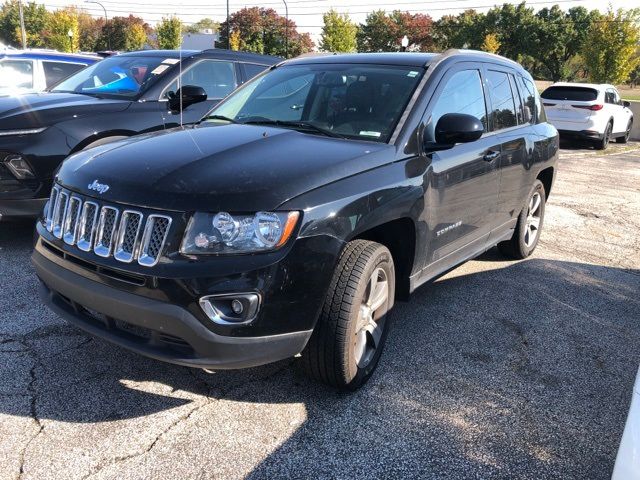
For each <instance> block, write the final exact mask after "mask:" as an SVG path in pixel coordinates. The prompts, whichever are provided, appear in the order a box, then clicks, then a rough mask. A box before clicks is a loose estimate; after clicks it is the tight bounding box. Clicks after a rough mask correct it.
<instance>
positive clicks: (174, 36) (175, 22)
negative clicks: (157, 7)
mask: <svg viewBox="0 0 640 480" xmlns="http://www.w3.org/2000/svg"><path fill="white" fill-rule="evenodd" d="M156 35H157V36H158V48H160V49H162V50H175V49H177V48H180V45H182V22H181V21H180V19H179V18H178V17H174V16H171V17H162V20H161V21H160V23H158V25H156Z"/></svg>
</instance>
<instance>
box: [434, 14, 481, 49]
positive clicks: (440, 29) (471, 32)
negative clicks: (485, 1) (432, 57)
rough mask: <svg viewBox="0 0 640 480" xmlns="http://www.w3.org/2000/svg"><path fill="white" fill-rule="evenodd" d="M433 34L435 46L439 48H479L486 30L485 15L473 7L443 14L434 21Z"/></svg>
mask: <svg viewBox="0 0 640 480" xmlns="http://www.w3.org/2000/svg"><path fill="white" fill-rule="evenodd" d="M433 30H434V31H433V36H434V40H435V44H436V47H437V48H439V49H440V50H446V49H448V48H473V49H476V50H479V49H481V48H482V43H483V41H484V38H485V37H486V35H487V34H488V33H490V32H488V30H487V27H486V15H485V14H483V13H478V12H477V11H475V10H473V9H469V10H465V11H464V12H462V13H461V14H459V15H457V16H454V15H445V16H443V17H442V18H441V19H440V20H438V21H437V22H435V24H434V29H433Z"/></svg>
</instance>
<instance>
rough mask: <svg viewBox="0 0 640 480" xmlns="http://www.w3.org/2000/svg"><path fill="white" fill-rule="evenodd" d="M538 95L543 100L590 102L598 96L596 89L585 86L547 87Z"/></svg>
mask: <svg viewBox="0 0 640 480" xmlns="http://www.w3.org/2000/svg"><path fill="white" fill-rule="evenodd" d="M540 96H541V97H542V98H544V99H545V100H571V101H574V102H575V101H579V102H592V101H594V100H596V99H597V98H598V90H596V89H594V88H586V87H568V86H567V87H549V88H547V89H546V90H545V91H544V92H542V94H541V95H540Z"/></svg>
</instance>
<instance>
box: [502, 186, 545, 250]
mask: <svg viewBox="0 0 640 480" xmlns="http://www.w3.org/2000/svg"><path fill="white" fill-rule="evenodd" d="M535 195H539V198H540V207H539V209H540V211H539V212H538V218H539V223H538V228H537V231H536V234H535V237H534V238H533V239H532V241H529V242H528V237H527V230H528V224H527V223H528V222H527V220H528V218H529V210H530V205H531V201H532V199H533V198H534V196H535ZM546 203H547V197H546V193H545V190H544V185H543V184H542V182H541V181H540V180H536V181H535V182H534V183H533V187H532V188H531V192H530V193H529V196H528V197H527V202H526V204H525V206H524V208H523V209H522V211H521V212H520V215H519V216H518V223H517V224H516V228H515V230H514V231H513V236H512V237H511V239H509V240H507V241H506V242H500V243H499V244H498V250H500V253H502V254H503V255H504V256H505V257H509V258H514V259H517V260H522V259H523V258H527V257H528V256H529V255H531V254H532V253H533V251H534V250H535V249H536V247H537V246H538V241H539V240H540V233H541V232H542V225H543V224H544V210H545V205H546ZM535 213H536V212H534V214H535ZM529 235H531V232H529Z"/></svg>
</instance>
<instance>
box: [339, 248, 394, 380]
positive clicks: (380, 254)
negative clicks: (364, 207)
mask: <svg viewBox="0 0 640 480" xmlns="http://www.w3.org/2000/svg"><path fill="white" fill-rule="evenodd" d="M378 267H380V268H382V269H384V271H385V273H386V274H387V281H388V284H389V296H388V298H387V305H386V311H387V313H386V314H385V315H384V317H385V323H384V328H383V330H382V336H381V338H380V344H379V346H378V348H377V349H376V351H375V353H374V355H373V357H372V358H371V361H370V362H369V363H368V364H367V365H366V366H365V367H364V368H360V367H358V365H356V361H355V348H354V346H355V343H354V341H355V335H356V326H357V319H358V314H359V310H360V305H361V304H362V301H363V299H364V295H365V293H366V290H367V285H368V283H369V278H370V277H371V275H372V274H373V272H374V271H375V270H376V269H377V268H378ZM394 297H395V268H394V264H393V257H392V256H391V252H389V250H388V249H387V248H386V247H384V246H383V245H379V246H378V248H377V250H376V252H375V253H374V254H373V255H372V256H371V259H370V260H369V261H368V262H367V265H366V268H365V269H364V271H363V273H362V275H361V276H360V281H359V282H358V287H357V289H356V291H355V292H354V294H353V296H352V299H353V302H352V304H351V306H350V308H349V317H350V321H349V327H348V332H347V336H346V344H345V345H343V346H342V348H343V358H344V362H345V364H344V365H345V372H344V373H345V376H346V378H345V380H346V382H345V383H346V386H347V388H349V389H355V388H358V387H359V386H360V385H362V384H363V383H364V382H366V381H367V379H368V378H369V377H370V376H371V374H372V373H373V371H374V370H375V368H376V366H377V364H378V360H379V359H380V355H381V354H382V350H383V349H384V344H385V342H386V339H387V334H388V332H389V326H390V320H391V317H390V315H389V311H390V310H391V308H393V299H394Z"/></svg>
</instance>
